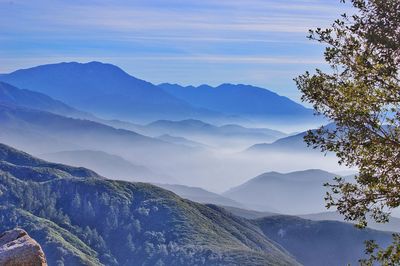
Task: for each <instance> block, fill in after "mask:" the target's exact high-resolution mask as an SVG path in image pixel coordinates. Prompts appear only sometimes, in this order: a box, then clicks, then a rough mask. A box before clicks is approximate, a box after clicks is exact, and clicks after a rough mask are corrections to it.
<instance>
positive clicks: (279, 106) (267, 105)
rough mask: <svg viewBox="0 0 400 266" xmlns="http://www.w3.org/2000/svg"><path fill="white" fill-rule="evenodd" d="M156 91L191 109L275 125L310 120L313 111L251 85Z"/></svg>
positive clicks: (173, 87)
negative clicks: (182, 102) (182, 101)
mask: <svg viewBox="0 0 400 266" xmlns="http://www.w3.org/2000/svg"><path fill="white" fill-rule="evenodd" d="M159 87H161V88H163V89H164V90H165V91H167V92H168V93H170V94H171V95H173V96H175V97H177V98H179V99H181V100H184V101H186V102H188V103H190V104H192V105H193V106H197V107H203V108H207V109H210V110H215V111H218V112H221V113H226V114H233V115H238V116H242V117H246V118H251V119H263V120H264V121H266V120H267V121H268V120H269V121H274V122H278V121H279V120H280V119H285V120H291V121H293V120H296V119H298V120H302V119H305V118H307V117H308V119H309V118H311V117H312V114H313V111H312V110H311V109H307V108H305V107H304V106H302V105H300V104H298V103H295V102H293V101H292V100H290V99H289V98H287V97H283V96H280V95H278V94H276V93H274V92H271V91H269V90H266V89H264V88H259V87H255V86H250V85H243V84H236V85H235V84H222V85H220V86H218V87H211V86H208V85H201V86H199V87H194V86H187V87H183V86H180V85H177V84H169V83H163V84H160V85H159Z"/></svg>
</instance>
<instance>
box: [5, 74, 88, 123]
mask: <svg viewBox="0 0 400 266" xmlns="http://www.w3.org/2000/svg"><path fill="white" fill-rule="evenodd" d="M0 104H7V105H10V106H12V105H16V106H21V107H27V108H31V109H38V110H42V111H48V112H51V113H55V114H59V115H64V116H72V117H81V118H83V117H86V118H88V117H91V115H90V114H88V113H85V112H82V111H79V110H77V109H75V108H73V107H71V106H68V105H67V104H65V103H63V102H61V101H58V100H54V99H53V98H51V97H49V96H47V95H45V94H42V93H39V92H34V91H30V90H22V89H19V88H17V87H14V86H12V85H10V84H8V83H5V82H1V81H0Z"/></svg>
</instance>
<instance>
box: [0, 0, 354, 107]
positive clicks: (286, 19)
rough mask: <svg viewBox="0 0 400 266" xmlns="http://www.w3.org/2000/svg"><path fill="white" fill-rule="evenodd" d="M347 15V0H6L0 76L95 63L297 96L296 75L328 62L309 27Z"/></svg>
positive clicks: (157, 77) (1, 5) (152, 76)
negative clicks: (47, 66) (39, 67)
mask: <svg viewBox="0 0 400 266" xmlns="http://www.w3.org/2000/svg"><path fill="white" fill-rule="evenodd" d="M345 11H346V6H345V5H343V4H340V3H339V0H292V1H290V0H274V1H272V0H196V1H195V0H147V1H146V0H143V1H137V0H113V1H110V0H102V1H100V0H68V1H67V0H65V1H57V0H35V1H31V0H0V26H1V27H0V72H2V73H4V72H10V71H13V70H15V69H18V68H26V67H31V66H35V65H39V64H45V63H56V62H61V61H79V62H87V61H94V60H96V61H103V62H108V63H113V64H116V65H118V66H120V67H122V68H123V69H124V70H126V71H127V72H128V73H130V74H132V75H134V76H136V77H139V78H142V79H145V80H148V81H150V82H153V83H156V84H157V83H161V82H172V83H180V84H182V85H189V84H191V85H200V84H204V83H206V84H210V85H218V84H220V83H226V82H229V83H245V84H252V85H258V86H262V87H265V88H269V89H271V90H273V91H276V92H278V93H280V94H282V95H286V96H289V97H291V98H292V99H295V100H298V99H299V93H298V91H297V89H296V87H295V84H294V82H293V80H292V79H293V78H294V77H296V76H297V75H299V74H301V73H303V72H304V71H305V70H312V69H314V68H316V67H318V68H324V67H325V64H324V61H323V56H322V52H323V46H322V45H320V44H318V43H315V42H312V41H309V40H307V39H306V38H305V36H306V35H307V32H308V29H309V28H315V27H318V26H319V27H326V26H328V25H329V24H330V23H331V22H332V21H333V20H334V19H336V18H338V16H339V15H340V14H341V13H343V12H345ZM347 11H348V10H347Z"/></svg>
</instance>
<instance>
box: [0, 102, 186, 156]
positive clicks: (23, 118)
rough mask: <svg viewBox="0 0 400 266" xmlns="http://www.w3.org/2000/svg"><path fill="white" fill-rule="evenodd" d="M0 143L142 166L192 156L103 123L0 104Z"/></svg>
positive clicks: (176, 146) (184, 148)
mask: <svg viewBox="0 0 400 266" xmlns="http://www.w3.org/2000/svg"><path fill="white" fill-rule="evenodd" d="M0 140H1V141H3V142H6V143H8V144H12V145H15V146H17V147H18V148H24V149H26V150H28V151H30V152H34V153H37V154H42V153H50V152H57V151H65V150H85V149H89V150H99V149H101V150H102V151H105V152H108V153H111V154H116V155H119V156H122V157H125V158H127V159H128V160H130V159H132V158H140V159H141V160H142V162H143V161H149V162H151V160H156V158H164V156H165V154H170V153H175V154H183V153H186V154H187V153H188V152H190V149H189V148H187V147H184V146H179V145H175V144H171V143H167V142H165V141H161V140H158V139H154V138H150V137H146V136H143V135H140V134H138V133H135V132H132V131H128V130H123V129H115V128H113V127H110V126H107V125H104V124H101V123H97V122H93V121H89V120H82V119H74V118H67V117H64V116H60V115H56V114H53V113H49V112H44V111H38V110H33V109H28V108H22V107H16V106H13V107H10V106H6V105H1V104H0ZM157 156H159V157H157ZM135 162H136V160H135ZM140 164H141V163H140Z"/></svg>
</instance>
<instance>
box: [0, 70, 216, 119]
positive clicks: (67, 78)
mask: <svg viewBox="0 0 400 266" xmlns="http://www.w3.org/2000/svg"><path fill="white" fill-rule="evenodd" d="M0 80H3V81H5V82H8V83H10V84H12V85H14V86H16V87H19V88H22V89H29V90H34V91H38V92H41V93H44V94H46V95H49V96H51V97H53V98H55V99H57V100H61V101H63V102H65V103H67V104H70V105H72V106H74V107H77V108H80V109H82V110H85V111H89V112H94V113H95V114H99V115H105V116H108V117H118V118H119V119H142V118H143V119H149V120H150V119H152V120H154V119H160V118H169V119H171V118H178V117H181V118H187V117H203V116H218V115H219V114H217V113H216V112H211V111H207V110H204V109H201V108H194V107H192V106H191V105H190V104H188V103H186V102H184V101H182V100H180V99H177V98H176V97H174V96H172V95H170V94H168V93H166V92H165V91H164V90H162V89H161V88H159V87H157V86H155V85H153V84H151V83H149V82H146V81H144V80H140V79H137V78H135V77H133V76H130V75H129V74H127V73H126V72H124V71H123V70H122V69H120V68H119V67H117V66H114V65H111V64H104V63H100V62H90V63H76V62H71V63H59V64H49V65H41V66H37V67H32V68H28V69H21V70H17V71H15V72H12V73H9V74H2V75H0Z"/></svg>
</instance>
